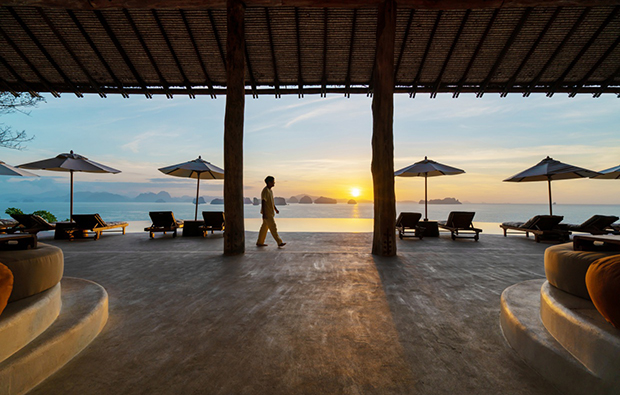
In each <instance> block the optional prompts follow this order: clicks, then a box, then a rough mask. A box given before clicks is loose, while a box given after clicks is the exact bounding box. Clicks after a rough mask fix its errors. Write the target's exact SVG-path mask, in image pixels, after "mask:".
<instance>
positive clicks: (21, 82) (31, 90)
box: [0, 29, 39, 96]
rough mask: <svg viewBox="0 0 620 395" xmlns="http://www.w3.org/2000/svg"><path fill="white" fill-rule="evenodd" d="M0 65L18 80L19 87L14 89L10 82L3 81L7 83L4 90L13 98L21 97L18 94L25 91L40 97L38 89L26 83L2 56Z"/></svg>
mask: <svg viewBox="0 0 620 395" xmlns="http://www.w3.org/2000/svg"><path fill="white" fill-rule="evenodd" d="M0 30H2V29H0ZM0 63H1V64H2V66H4V68H6V69H7V70H8V72H9V73H11V74H13V78H15V79H16V80H17V84H16V85H18V86H14V87H13V86H12V85H11V84H10V83H9V82H8V81H6V80H4V79H3V81H4V82H5V84H4V85H5V86H6V88H5V89H4V90H6V91H9V92H11V94H12V95H13V96H19V94H17V92H18V91H19V92H23V91H24V90H25V91H27V92H28V93H30V94H31V95H33V96H39V92H37V90H36V89H34V88H32V87H31V86H30V85H29V84H28V83H27V82H26V81H24V79H23V78H22V77H21V76H20V75H19V73H18V72H17V71H16V70H15V69H14V68H13V67H11V65H10V64H9V62H7V61H6V60H5V59H4V58H3V57H2V56H0Z"/></svg>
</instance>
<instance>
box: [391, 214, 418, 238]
mask: <svg viewBox="0 0 620 395" xmlns="http://www.w3.org/2000/svg"><path fill="white" fill-rule="evenodd" d="M420 218H422V214H420V213H400V214H399V215H398V218H397V219H396V229H398V237H400V238H401V239H402V238H403V237H419V238H420V240H422V237H424V228H423V227H421V226H420V225H419V223H420ZM407 232H409V233H407Z"/></svg>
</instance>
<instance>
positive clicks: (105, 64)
mask: <svg viewBox="0 0 620 395" xmlns="http://www.w3.org/2000/svg"><path fill="white" fill-rule="evenodd" d="M67 14H69V17H70V18H71V20H72V21H73V24H75V27H77V28H78V30H79V31H80V33H81V34H82V37H84V39H85V40H86V42H87V43H88V45H89V47H90V49H92V50H93V52H94V53H95V55H97V58H98V59H99V61H100V62H101V64H102V65H103V67H104V68H105V69H106V71H107V72H108V74H110V77H112V79H113V80H114V82H115V83H116V86H117V87H118V89H119V93H120V94H121V96H123V97H124V98H128V97H129V94H128V93H127V92H126V91H125V88H124V86H123V83H122V82H121V81H120V80H119V79H118V78H117V77H116V74H114V71H113V70H112V68H111V67H110V65H109V64H108V62H107V61H106V60H105V58H104V56H103V54H102V53H101V51H99V49H98V48H97V46H96V45H95V42H94V41H93V40H92V38H90V35H89V34H88V32H87V31H86V29H84V26H82V24H81V23H80V21H79V19H77V16H76V15H75V13H74V12H73V11H71V10H67Z"/></svg>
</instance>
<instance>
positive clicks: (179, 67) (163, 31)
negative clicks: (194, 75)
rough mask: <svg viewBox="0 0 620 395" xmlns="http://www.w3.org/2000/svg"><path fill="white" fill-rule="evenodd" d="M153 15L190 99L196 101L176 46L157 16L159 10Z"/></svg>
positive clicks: (153, 12) (154, 11) (152, 12)
mask: <svg viewBox="0 0 620 395" xmlns="http://www.w3.org/2000/svg"><path fill="white" fill-rule="evenodd" d="M151 14H152V15H153V18H154V19H155V23H156V24H157V27H158V28H159V31H160V32H161V35H162V36H163V38H164V41H165V42H166V46H167V47H168V51H169V52H170V55H172V59H173V60H174V64H175V65H176V66H177V70H179V73H181V77H182V78H183V83H184V84H185V87H186V88H187V93H188V95H189V98H190V99H195V98H196V95H195V94H194V92H193V89H192V84H191V82H189V78H187V74H185V70H183V65H182V64H181V60H180V59H179V57H178V56H177V53H176V51H175V50H174V46H173V45H172V43H171V42H170V38H169V37H168V33H166V28H164V24H163V23H161V19H160V18H159V15H158V14H157V10H151Z"/></svg>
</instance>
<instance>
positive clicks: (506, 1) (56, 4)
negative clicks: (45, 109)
mask: <svg viewBox="0 0 620 395" xmlns="http://www.w3.org/2000/svg"><path fill="white" fill-rule="evenodd" d="M383 2H384V0H355V1H352V0H245V2H244V3H245V5H246V6H247V7H319V8H324V7H332V8H371V7H378V6H380V5H381V4H382V3H383ZM559 5H565V6H574V7H595V6H606V5H620V1H618V0H433V1H429V0H400V1H399V2H398V7H399V8H401V9H408V8H416V9H434V10H466V9H490V8H517V7H554V6H556V7H557V6H559ZM0 6H32V7H48V8H66V9H74V10H98V9H123V8H129V9H132V8H133V9H149V10H150V9H154V8H157V9H181V8H182V9H186V10H189V9H205V8H212V9H225V8H226V0H175V1H167V0H88V1H84V0H0Z"/></svg>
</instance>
